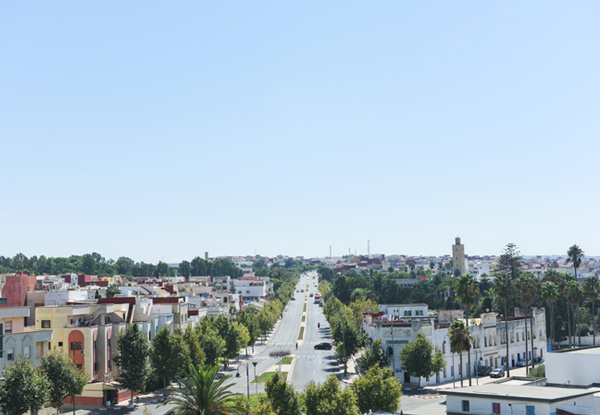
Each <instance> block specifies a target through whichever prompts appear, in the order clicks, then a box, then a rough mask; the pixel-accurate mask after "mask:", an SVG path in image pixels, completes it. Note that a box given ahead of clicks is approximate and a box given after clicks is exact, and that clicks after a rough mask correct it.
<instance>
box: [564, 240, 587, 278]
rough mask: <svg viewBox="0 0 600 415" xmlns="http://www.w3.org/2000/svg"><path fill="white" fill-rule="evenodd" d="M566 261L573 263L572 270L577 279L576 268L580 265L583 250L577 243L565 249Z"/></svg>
mask: <svg viewBox="0 0 600 415" xmlns="http://www.w3.org/2000/svg"><path fill="white" fill-rule="evenodd" d="M567 256H568V258H567V263H569V262H570V263H572V264H573V271H574V272H575V279H576V280H577V269H578V268H579V267H580V266H581V260H582V259H583V250H582V249H581V248H580V247H579V246H578V245H573V246H571V247H570V248H569V250H568V251H567Z"/></svg>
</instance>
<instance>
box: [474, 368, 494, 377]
mask: <svg viewBox="0 0 600 415" xmlns="http://www.w3.org/2000/svg"><path fill="white" fill-rule="evenodd" d="M492 370H493V369H492V367H491V366H479V367H478V368H477V374H478V375H479V376H487V375H489V374H490V373H492Z"/></svg>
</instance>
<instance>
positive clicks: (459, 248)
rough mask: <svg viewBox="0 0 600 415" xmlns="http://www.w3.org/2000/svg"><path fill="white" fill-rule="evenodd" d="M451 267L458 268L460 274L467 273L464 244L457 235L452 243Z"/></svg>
mask: <svg viewBox="0 0 600 415" xmlns="http://www.w3.org/2000/svg"><path fill="white" fill-rule="evenodd" d="M452 268H453V271H454V270H458V271H459V272H460V275H465V274H466V273H467V266H466V262H465V246H464V245H463V244H461V243H460V238H459V237H458V236H457V237H456V239H455V241H454V245H452Z"/></svg>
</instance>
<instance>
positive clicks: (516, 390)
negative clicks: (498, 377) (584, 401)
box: [445, 383, 600, 403]
mask: <svg viewBox="0 0 600 415" xmlns="http://www.w3.org/2000/svg"><path fill="white" fill-rule="evenodd" d="M597 392H600V389H599V388H589V389H581V388H559V387H551V386H526V385H507V384H502V383H501V384H487V385H480V386H472V387H468V388H462V389H449V390H446V391H445V393H446V394H447V395H448V396H461V397H466V396H468V397H471V398H491V399H502V400H512V401H527V402H545V403H554V402H560V401H565V400H567V399H574V398H579V397H582V396H588V395H593V394H594V393H597Z"/></svg>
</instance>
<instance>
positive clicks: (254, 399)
mask: <svg viewBox="0 0 600 415" xmlns="http://www.w3.org/2000/svg"><path fill="white" fill-rule="evenodd" d="M266 397H267V394H266V393H257V394H254V395H250V406H252V407H253V408H254V407H256V405H258V403H259V402H260V400H261V398H266Z"/></svg>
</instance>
